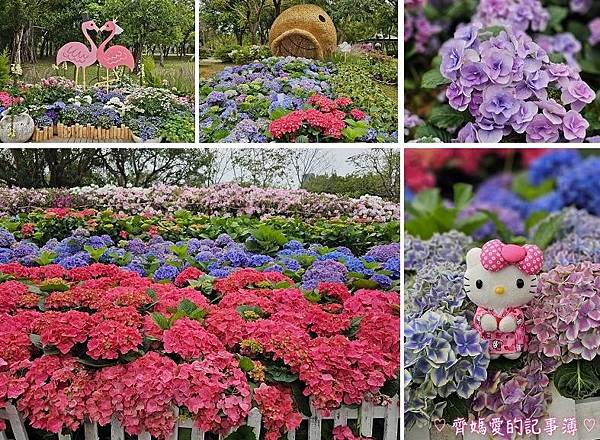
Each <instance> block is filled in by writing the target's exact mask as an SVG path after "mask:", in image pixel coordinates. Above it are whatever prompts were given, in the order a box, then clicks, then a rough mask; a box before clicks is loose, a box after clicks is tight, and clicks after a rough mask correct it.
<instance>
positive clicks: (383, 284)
mask: <svg viewBox="0 0 600 440" xmlns="http://www.w3.org/2000/svg"><path fill="white" fill-rule="evenodd" d="M369 279H370V280H371V281H375V282H376V283H377V284H379V288H381V289H384V290H389V289H391V288H392V279H391V278H390V277H388V276H387V275H381V274H375V275H373V276H371V278H369Z"/></svg>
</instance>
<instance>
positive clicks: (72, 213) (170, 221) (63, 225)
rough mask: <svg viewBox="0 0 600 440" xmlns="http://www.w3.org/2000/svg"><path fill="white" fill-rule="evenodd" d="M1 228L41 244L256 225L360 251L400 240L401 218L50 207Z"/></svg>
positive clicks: (204, 234)
mask: <svg viewBox="0 0 600 440" xmlns="http://www.w3.org/2000/svg"><path fill="white" fill-rule="evenodd" d="M0 227H4V228H6V229H7V230H8V231H10V232H11V233H14V235H15V237H16V238H18V239H27V240H29V241H31V242H33V243H35V244H38V245H43V244H44V243H46V242H47V241H49V240H52V239H57V240H62V239H63V238H66V237H68V236H70V235H71V232H72V231H75V230H77V231H78V232H79V233H80V234H81V233H82V232H83V233H85V234H95V235H108V236H109V237H110V238H111V239H112V240H115V241H118V240H121V239H124V238H128V239H133V238H141V239H144V240H149V239H151V238H152V237H153V236H156V235H157V234H158V235H160V236H161V237H163V238H164V239H166V240H171V241H180V240H186V239H190V238H199V239H205V238H208V239H213V240H214V239H217V238H218V237H219V236H220V235H221V234H229V235H230V236H232V237H235V239H236V240H238V241H246V240H247V239H248V238H249V237H250V236H251V235H252V233H253V231H256V230H257V229H261V228H262V229H265V230H276V231H278V232H279V233H280V234H283V237H284V239H282V238H281V235H280V234H276V235H277V237H275V236H273V237H272V239H267V240H266V241H269V242H272V243H273V244H274V245H275V248H279V247H280V246H281V244H280V243H279V242H281V243H282V244H283V243H285V241H286V240H287V239H290V240H299V241H301V242H304V243H313V242H320V243H322V244H323V245H325V246H330V247H337V246H344V247H347V248H349V249H350V250H351V251H352V252H355V253H362V252H366V250H367V249H368V248H369V247H371V246H374V245H377V244H379V243H390V242H399V241H400V222H398V221H391V222H353V221H347V220H346V221H345V220H316V219H311V220H310V221H304V220H302V219H298V218H283V217H268V218H262V219H259V218H256V217H250V216H247V215H242V216H237V217H225V218H223V217H207V216H200V215H193V214H191V213H190V212H188V211H180V212H177V213H175V214H173V215H172V216H168V217H166V216H165V217H160V216H139V215H134V216H128V215H124V214H117V213H115V212H113V211H110V210H107V211H101V212H99V211H96V210H93V209H83V210H74V209H68V208H50V209H47V210H34V211H31V212H30V213H21V214H18V215H15V216H3V217H0Z"/></svg>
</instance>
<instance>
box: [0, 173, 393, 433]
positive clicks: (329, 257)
mask: <svg viewBox="0 0 600 440" xmlns="http://www.w3.org/2000/svg"><path fill="white" fill-rule="evenodd" d="M0 192H1V196H0V409H2V408H4V407H6V406H7V405H9V404H10V405H14V406H15V407H16V408H17V410H18V411H19V412H20V414H21V415H22V416H23V417H24V420H25V422H26V424H27V426H28V427H29V428H28V429H34V430H36V431H35V432H36V433H38V434H35V435H34V438H38V437H37V436H38V435H47V434H48V433H63V434H64V433H76V432H79V433H82V432H83V423H84V422H95V423H98V424H99V425H100V426H103V425H107V424H110V423H111V421H115V420H116V421H117V422H119V423H120V424H121V426H122V427H123V428H124V430H125V433H126V434H128V435H138V434H140V433H142V432H147V433H149V434H150V435H151V436H152V437H153V438H157V439H168V438H171V435H172V432H173V429H174V428H175V426H176V423H177V421H178V420H179V419H181V418H191V419H192V420H193V421H194V424H195V426H197V427H198V429H200V430H202V431H204V432H207V433H213V434H215V435H220V436H222V437H221V438H231V439H252V438H255V437H254V434H253V433H252V431H251V430H250V431H249V430H247V429H244V428H243V427H244V426H245V425H246V424H247V423H248V422H247V418H248V415H249V413H250V412H251V411H252V410H253V408H257V409H258V410H259V411H260V413H261V414H262V429H263V432H264V434H263V435H264V438H265V439H268V440H277V439H279V438H281V437H282V436H284V435H285V434H286V433H287V432H289V431H292V432H294V431H295V430H296V429H299V430H302V429H305V430H306V423H305V422H304V423H303V422H302V420H303V417H304V418H307V417H309V416H310V415H311V414H313V415H316V414H323V415H328V414H330V413H331V412H332V411H334V410H336V409H339V408H347V407H359V405H361V404H362V403H363V402H370V403H373V404H374V405H383V406H385V405H390V404H393V405H395V404H397V403H394V402H397V400H392V398H393V397H394V396H397V395H398V394H399V392H400V390H399V386H398V382H399V372H400V358H399V357H400V351H399V350H400V333H399V328H398V322H399V319H400V318H399V315H400V206H399V204H396V203H391V202H388V201H385V200H383V199H381V198H379V197H372V196H363V197H361V198H356V199H354V198H349V197H343V196H335V195H326V194H314V193H309V192H307V191H304V190H284V189H269V188H267V189H265V188H258V187H252V186H244V187H241V186H238V185H236V184H222V185H217V186H213V187H208V188H197V187H192V186H166V185H160V186H154V187H151V188H136V187H129V188H120V187H112V186H111V187H108V186H107V187H81V188H70V189H21V188H2V189H0ZM390 402H392V403H390ZM176 409H177V412H176ZM3 423H4V421H3V420H1V419H0V430H3V429H5V426H4V425H3ZM323 429H324V432H325V434H324V435H327V436H329V437H328V438H333V439H336V440H342V439H343V440H351V439H359V438H363V437H361V427H360V425H357V424H356V423H355V422H354V421H352V422H350V421H348V422H347V423H344V424H341V425H339V424H336V427H335V428H333V426H327V427H326V426H325V425H324V426H323ZM377 429H378V428H377V427H376V428H375V431H377ZM40 432H41V433H42V434H39V433H40ZM299 432H300V431H299ZM374 434H376V432H374ZM380 434H381V433H379V434H378V435H380ZM228 436H229V437H228ZM39 438H41V437H39ZM261 438H263V437H261Z"/></svg>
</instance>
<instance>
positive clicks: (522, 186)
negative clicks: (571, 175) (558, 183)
mask: <svg viewBox="0 0 600 440" xmlns="http://www.w3.org/2000/svg"><path fill="white" fill-rule="evenodd" d="M511 188H512V190H513V192H514V193H516V194H517V195H518V196H520V197H522V198H524V199H525V200H529V201H531V200H535V199H537V198H539V197H541V196H543V195H545V194H548V193H549V192H551V191H552V190H553V189H554V181H553V180H552V179H547V180H544V181H543V182H542V183H541V184H539V185H538V186H535V185H532V184H531V183H529V176H528V174H527V172H526V171H525V172H522V173H518V174H517V175H516V176H515V177H514V178H513V181H512V186H511Z"/></svg>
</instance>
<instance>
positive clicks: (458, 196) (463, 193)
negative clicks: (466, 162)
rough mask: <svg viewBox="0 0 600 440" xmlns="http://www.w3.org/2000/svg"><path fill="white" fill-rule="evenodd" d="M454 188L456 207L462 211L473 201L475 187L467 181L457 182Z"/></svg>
mask: <svg viewBox="0 0 600 440" xmlns="http://www.w3.org/2000/svg"><path fill="white" fill-rule="evenodd" d="M452 189H453V191H454V209H456V210H457V211H462V210H463V209H464V208H466V207H467V206H468V205H469V203H471V199H472V198H473V187H472V186H471V185H467V184H466V183H456V184H455V185H454V186H453V187H452Z"/></svg>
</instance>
